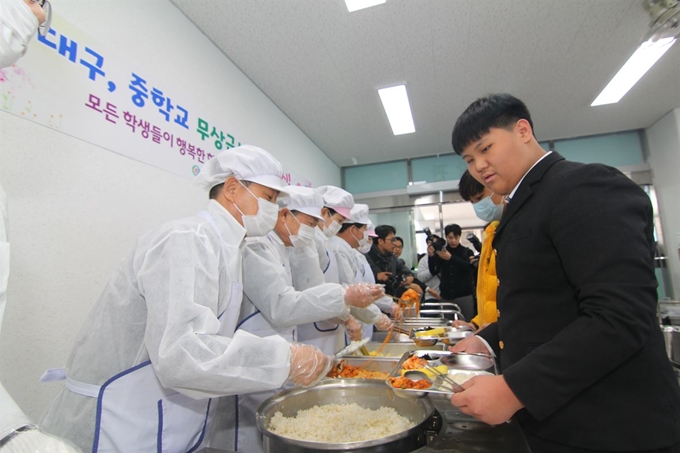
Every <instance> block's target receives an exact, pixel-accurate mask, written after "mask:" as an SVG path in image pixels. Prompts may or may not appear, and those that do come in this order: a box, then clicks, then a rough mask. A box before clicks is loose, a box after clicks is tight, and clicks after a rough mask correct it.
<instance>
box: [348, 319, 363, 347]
mask: <svg viewBox="0 0 680 453" xmlns="http://www.w3.org/2000/svg"><path fill="white" fill-rule="evenodd" d="M345 331H346V332H347V335H348V336H349V339H350V340H352V341H359V340H361V323H360V322H359V321H357V320H356V318H354V316H350V317H349V318H347V321H345Z"/></svg>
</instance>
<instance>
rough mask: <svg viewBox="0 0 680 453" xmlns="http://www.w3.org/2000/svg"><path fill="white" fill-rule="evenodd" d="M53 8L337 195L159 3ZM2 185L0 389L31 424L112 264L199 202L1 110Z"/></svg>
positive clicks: (306, 143)
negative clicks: (4, 289) (7, 266)
mask: <svg viewBox="0 0 680 453" xmlns="http://www.w3.org/2000/svg"><path fill="white" fill-rule="evenodd" d="M52 4H53V8H54V9H55V10H56V11H58V12H59V14H61V15H62V16H63V17H64V18H66V19H67V20H68V21H69V22H71V23H73V24H75V25H76V26H78V27H80V28H82V29H84V30H85V31H86V32H87V33H89V34H90V35H92V36H93V37H94V38H96V39H97V40H99V41H100V42H103V43H106V44H107V45H109V46H110V48H111V49H114V50H115V51H117V52H120V53H122V54H123V55H124V56H125V57H126V58H128V59H129V61H130V62H132V63H136V64H138V65H139V67H142V68H144V67H149V66H151V64H153V68H154V72H155V73H156V74H162V75H164V76H165V77H166V79H167V81H168V82H167V85H168V89H169V90H172V89H175V87H176V89H177V90H178V91H180V88H181V91H182V92H183V93H185V95H186V96H189V97H190V98H191V99H192V102H194V103H195V104H197V105H205V104H209V105H210V107H211V110H213V111H216V112H219V113H220V114H223V115H225V116H228V117H230V124H232V125H233V130H235V131H239V136H240V137H247V138H248V141H249V142H250V143H252V144H254V145H258V146H261V147H263V148H265V149H268V150H269V151H271V152H272V154H274V155H275V156H276V157H277V158H279V160H281V162H282V163H283V165H284V168H285V170H286V171H290V172H293V173H294V174H295V175H299V176H305V177H307V178H308V179H309V180H311V181H312V183H313V184H314V185H321V184H335V185H339V183H340V171H339V169H338V168H337V166H335V165H334V164H333V163H332V162H331V161H330V160H329V159H328V158H327V157H326V156H325V155H324V154H323V153H322V152H321V150H319V149H318V147H316V145H315V144H314V143H312V142H311V141H310V140H309V139H308V138H307V136H305V135H304V134H303V133H302V132H301V131H300V130H299V129H298V128H297V127H296V126H295V125H294V124H293V123H292V122H291V121H290V120H289V119H288V118H287V117H286V116H285V115H284V114H283V113H282V112H281V111H280V110H279V109H278V108H277V107H276V106H275V105H274V104H273V103H272V102H271V101H270V100H269V99H268V98H267V97H266V96H264V95H263V94H262V93H261V92H260V91H259V90H258V89H257V87H255V86H254V85H253V84H252V83H251V82H250V81H249V80H248V79H247V78H246V77H245V76H244V75H243V74H242V73H241V72H240V71H239V70H238V69H237V68H236V67H235V66H234V65H233V64H232V63H231V62H230V61H229V60H228V59H227V58H226V57H225V56H224V55H223V54H222V53H221V52H220V51H218V50H217V49H216V48H215V47H214V46H213V44H212V43H211V42H210V41H209V40H208V39H207V38H205V36H203V35H202V34H201V33H200V32H199V31H198V30H197V29H196V28H195V27H194V25H193V24H192V23H191V22H189V21H188V20H187V19H186V18H185V17H184V16H183V15H182V14H181V13H180V12H179V11H178V10H177V9H176V8H175V7H174V6H173V5H172V4H171V3H170V2H169V1H168V0H145V1H138V0H98V1H83V0H53V1H52ZM151 55H153V58H152V57H151ZM227 109H228V110H227ZM235 111H236V112H238V115H237V117H236V118H235V119H234V121H231V117H233V116H234V112H235ZM242 142H244V143H245V141H244V140H242ZM0 181H1V182H2V185H3V187H4V189H5V191H6V192H7V195H8V199H9V222H10V225H9V237H10V243H11V252H12V255H11V275H10V280H9V290H8V300H9V301H8V307H7V311H6V313H5V321H4V325H3V328H2V334H1V335H0V379H1V380H2V382H3V384H4V385H5V387H6V388H7V390H8V391H9V393H10V394H11V395H12V396H13V397H14V399H15V400H16V401H17V403H19V405H20V406H21V407H22V408H23V409H24V411H25V412H26V413H27V414H28V415H29V416H31V417H33V418H34V419H38V418H39V417H40V415H41V414H42V412H43V410H44V409H45V408H46V407H47V405H48V403H49V401H50V400H51V398H52V395H53V394H54V393H55V391H56V389H57V387H58V386H57V385H54V384H43V385H40V384H38V378H39V377H40V375H41V374H42V372H43V371H44V370H45V369H47V368H50V367H59V366H63V365H64V364H65V362H66V359H67V356H68V353H69V351H70V349H71V346H72V343H73V340H74V337H75V335H76V333H77V330H78V329H79V327H80V325H81V323H82V321H83V319H84V318H85V316H86V315H87V313H88V311H89V309H90V307H91V305H92V304H93V303H94V301H95V300H96V298H97V296H98V294H99V292H100V290H101V288H102V287H103V285H104V283H105V282H106V281H107V280H108V277H109V275H110V273H111V271H112V269H113V268H114V267H115V265H116V264H117V263H118V261H119V260H120V259H121V258H122V257H123V256H124V255H125V253H126V252H127V251H128V250H129V249H130V248H131V247H132V245H133V244H134V241H135V239H136V238H137V237H138V236H139V235H140V234H142V233H143V232H145V231H147V230H149V229H152V228H154V227H155V226H157V225H159V224H161V223H163V222H165V221H168V220H171V219H173V218H176V217H181V216H186V215H190V214H193V213H194V212H196V211H197V210H199V209H200V208H201V207H202V206H203V205H204V203H205V202H206V200H207V195H206V194H205V193H202V192H201V191H200V190H198V189H196V188H194V187H192V186H191V183H190V181H189V180H187V179H183V178H180V177H178V176H175V175H172V174H169V173H166V172H164V171H161V170H158V169H156V168H153V167H150V166H148V165H146V164H142V163H140V162H137V161H134V160H131V159H128V158H126V157H123V156H120V155H118V154H115V153H113V152H110V151H107V150H105V149H102V148H99V147H96V146H93V145H91V144H88V143H85V142H83V141H80V140H77V139H75V138H73V137H70V136H66V135H64V134H61V133H58V132H55V131H53V130H51V129H49V128H47V127H43V126H39V125H36V124H34V123H31V122H29V121H26V120H23V119H20V118H18V117H16V116H13V115H10V114H7V113H5V112H0Z"/></svg>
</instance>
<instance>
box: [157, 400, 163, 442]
mask: <svg viewBox="0 0 680 453" xmlns="http://www.w3.org/2000/svg"><path fill="white" fill-rule="evenodd" d="M156 451H157V452H158V453H163V400H158V438H157V439H156Z"/></svg>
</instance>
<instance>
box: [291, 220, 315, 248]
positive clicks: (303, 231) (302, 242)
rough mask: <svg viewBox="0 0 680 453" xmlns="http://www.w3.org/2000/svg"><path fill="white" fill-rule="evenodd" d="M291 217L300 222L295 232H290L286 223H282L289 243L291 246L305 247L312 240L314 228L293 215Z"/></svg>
mask: <svg viewBox="0 0 680 453" xmlns="http://www.w3.org/2000/svg"><path fill="white" fill-rule="evenodd" d="M291 215H293V214H291ZM293 218H294V219H295V221H296V222H297V223H299V224H300V228H298V232H297V234H291V233H290V229H288V225H286V224H284V226H285V227H286V230H288V238H289V239H290V243H291V244H293V247H295V248H303V247H307V246H308V245H310V244H311V243H312V241H313V240H314V228H312V227H310V226H309V225H305V224H304V223H300V221H299V220H298V219H297V217H295V216H294V215H293Z"/></svg>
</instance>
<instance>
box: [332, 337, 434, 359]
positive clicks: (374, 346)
mask: <svg viewBox="0 0 680 453" xmlns="http://www.w3.org/2000/svg"><path fill="white" fill-rule="evenodd" d="M365 346H366V349H368V352H373V351H377V350H378V349H379V348H380V346H382V343H381V342H377V341H376V342H371V341H369V342H368V343H366V344H365ZM444 348H445V346H444V345H443V344H437V345H435V346H429V347H420V346H416V344H415V343H413V342H412V341H411V342H406V343H387V344H386V345H385V347H384V348H383V349H382V351H381V354H382V355H380V356H371V357H374V358H378V357H386V358H390V357H391V358H392V359H399V358H400V357H401V356H402V355H403V354H404V353H405V352H408V351H414V350H416V349H423V350H432V351H438V352H443V351H444ZM345 357H361V356H354V355H349V356H343V357H341V358H345Z"/></svg>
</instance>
